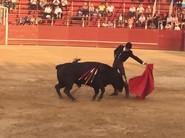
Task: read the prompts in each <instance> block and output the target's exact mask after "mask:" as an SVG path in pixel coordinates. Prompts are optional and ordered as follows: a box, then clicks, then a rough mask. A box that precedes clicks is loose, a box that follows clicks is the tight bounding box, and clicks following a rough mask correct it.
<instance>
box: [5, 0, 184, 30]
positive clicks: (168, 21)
mask: <svg viewBox="0 0 185 138" xmlns="http://www.w3.org/2000/svg"><path fill="white" fill-rule="evenodd" d="M70 2H71V1H70ZM4 6H6V7H8V8H10V9H15V7H16V0H4ZM72 6H74V5H72V4H71V3H70V4H69V1H67V0H50V1H48V0H30V1H29V9H28V10H30V11H35V10H40V11H41V12H42V14H41V16H35V15H33V16H29V15H28V16H25V17H17V20H16V22H17V24H20V25H24V24H29V25H31V24H40V23H42V20H45V19H47V20H50V22H52V20H55V19H62V18H63V12H64V11H70V10H73V8H71V7H72ZM69 7H70V8H69ZM173 9H174V10H173V12H172V14H169V13H168V12H166V13H159V11H155V12H154V11H153V2H151V3H148V5H144V4H143V3H142V1H140V2H137V3H136V2H130V6H129V7H128V8H127V9H126V8H125V4H123V6H122V7H121V8H120V7H119V8H118V7H115V6H114V2H106V1H101V2H99V3H98V4H97V3H96V4H95V3H93V2H84V3H83V4H82V5H80V6H79V7H78V8H77V10H76V11H71V12H70V14H67V16H69V17H70V19H71V20H79V21H81V23H82V24H83V26H84V22H88V23H87V24H88V25H89V24H90V23H92V24H93V25H96V26H98V27H125V28H130V29H131V28H145V29H173V30H180V29H184V28H185V9H183V8H182V3H181V1H179V0H178V1H177V2H176V3H175V4H174V7H173ZM69 24H70V23H69Z"/></svg>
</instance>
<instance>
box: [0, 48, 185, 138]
mask: <svg viewBox="0 0 185 138" xmlns="http://www.w3.org/2000/svg"><path fill="white" fill-rule="evenodd" d="M133 51H134V53H135V54H136V55H138V56H139V57H140V58H142V59H143V60H144V61H146V62H147V63H153V64H154V77H155V90H154V92H153V93H152V94H151V95H149V96H148V97H147V98H146V99H145V100H139V99H136V98H134V97H133V96H131V98H129V99H125V97H124V94H125V93H124V91H123V93H121V94H120V95H119V96H118V97H111V96H109V94H110V93H111V92H112V91H113V89H112V87H110V86H108V87H106V93H105V95H104V98H103V99H102V101H101V102H97V101H95V102H92V101H91V98H92V95H93V90H92V88H90V87H81V88H80V89H77V87H76V86H74V89H73V92H72V94H73V96H74V97H75V98H77V100H78V101H77V102H71V100H70V99H69V98H68V97H66V96H65V95H64V94H63V97H64V98H63V99H59V98H58V95H57V94H56V92H55V89H54V85H55V84H56V82H57V80H56V70H55V65H56V64H60V63H64V62H70V61H72V60H73V58H75V57H79V58H81V59H82V61H100V62H103V63H107V64H109V65H111V64H112V62H113V49H111V48H79V47H78V48H72V47H37V46H32V47H31V46H25V47H23V46H17V47H16V46H9V47H2V46H1V47H0V86H1V87H0V138H145V137H146V138H184V137H185V109H184V107H185V53H184V52H172V51H157V50H156V51H152V50H136V49H135V50H133ZM125 67H126V73H127V76H128V78H131V77H133V76H136V75H140V74H141V73H142V72H143V70H144V68H145V66H144V65H140V64H138V63H137V62H135V61H134V60H132V59H129V60H128V61H127V62H126V64H125Z"/></svg>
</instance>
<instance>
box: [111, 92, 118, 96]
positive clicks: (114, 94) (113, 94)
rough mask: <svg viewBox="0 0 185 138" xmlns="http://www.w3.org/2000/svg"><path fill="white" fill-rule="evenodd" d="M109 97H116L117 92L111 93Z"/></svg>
mask: <svg viewBox="0 0 185 138" xmlns="http://www.w3.org/2000/svg"><path fill="white" fill-rule="evenodd" d="M110 96H118V93H117V92H113V93H112V94H110Z"/></svg>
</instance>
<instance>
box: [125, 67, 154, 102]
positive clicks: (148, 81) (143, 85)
mask: <svg viewBox="0 0 185 138" xmlns="http://www.w3.org/2000/svg"><path fill="white" fill-rule="evenodd" d="M153 90H154V77H153V64H147V66H146V68H145V71H144V72H143V74H142V75H141V76H136V77H134V78H131V79H130V80H129V91H130V92H131V93H132V94H133V95H134V96H136V97H139V98H143V99H144V98H145V97H146V96H147V95H148V94H150V93H151V92H152V91H153Z"/></svg>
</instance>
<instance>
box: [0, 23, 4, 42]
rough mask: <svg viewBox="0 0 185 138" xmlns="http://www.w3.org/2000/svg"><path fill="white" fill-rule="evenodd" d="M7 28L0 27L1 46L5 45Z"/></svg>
mask: <svg viewBox="0 0 185 138" xmlns="http://www.w3.org/2000/svg"><path fill="white" fill-rule="evenodd" d="M4 34H5V28H4V26H1V25H0V45H2V44H4V43H5V35H4Z"/></svg>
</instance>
